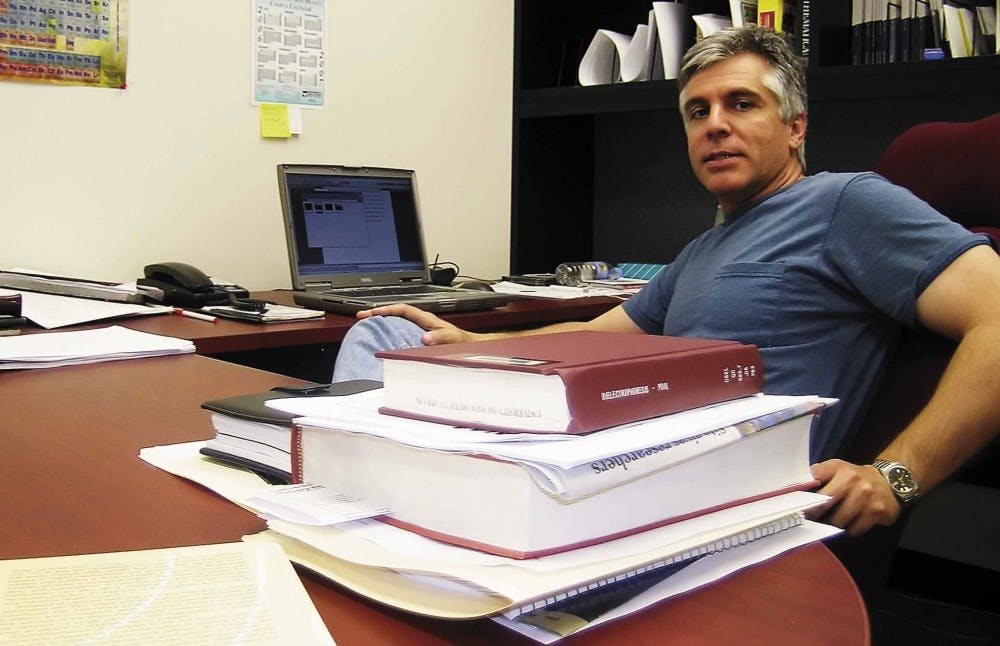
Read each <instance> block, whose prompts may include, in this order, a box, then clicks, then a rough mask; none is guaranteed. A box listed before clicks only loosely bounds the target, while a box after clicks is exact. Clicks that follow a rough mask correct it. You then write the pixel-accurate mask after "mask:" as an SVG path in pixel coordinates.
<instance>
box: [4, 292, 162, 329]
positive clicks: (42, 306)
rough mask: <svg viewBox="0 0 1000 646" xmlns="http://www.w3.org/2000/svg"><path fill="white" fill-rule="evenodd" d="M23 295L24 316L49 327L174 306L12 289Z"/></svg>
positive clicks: (22, 312)
mask: <svg viewBox="0 0 1000 646" xmlns="http://www.w3.org/2000/svg"><path fill="white" fill-rule="evenodd" d="M13 291H16V292H17V293H18V294H20V295H21V316H23V317H25V318H27V319H29V320H30V321H31V322H32V323H34V324H35V325H37V326H39V327H43V328H45V329H47V330H51V329H53V328H58V327H65V326H67V325H77V324H79V323H90V322H91V321H102V320H104V319H110V318H118V317H120V316H145V315H149V314H167V313H169V312H173V311H174V308H172V307H166V306H164V305H141V304H137V303H114V302H111V301H101V300H97V299H94V298H75V297H73V296H60V295H57V294H42V293H41V292H27V291H20V290H13Z"/></svg>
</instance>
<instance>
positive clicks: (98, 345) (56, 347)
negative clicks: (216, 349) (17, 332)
mask: <svg viewBox="0 0 1000 646" xmlns="http://www.w3.org/2000/svg"><path fill="white" fill-rule="evenodd" d="M194 350H195V348H194V343H192V342H191V341H188V340H186V339H176V338H174V337H169V336H162V335H159V334H149V333H146V332H139V331H138V330H130V329H129V328H125V327H121V326H118V325H112V326H110V327H105V328H98V329H96V330H81V331H73V332H52V333H49V334H29V335H23V336H14V337H3V338H0V370H19V369H23V368H52V367H56V366H71V365H77V364H82V363H97V362H100V361H117V360H121V359H136V358H139V357H157V356H163V355H171V354H185V353H189V352H194Z"/></svg>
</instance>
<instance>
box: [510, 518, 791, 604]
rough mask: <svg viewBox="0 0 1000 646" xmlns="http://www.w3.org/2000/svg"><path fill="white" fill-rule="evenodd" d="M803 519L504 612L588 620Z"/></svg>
mask: <svg viewBox="0 0 1000 646" xmlns="http://www.w3.org/2000/svg"><path fill="white" fill-rule="evenodd" d="M804 520H805V516H804V514H803V513H802V512H795V513H792V514H789V515H787V516H783V517H781V518H778V519H776V520H772V521H770V522H766V523H761V524H760V525H757V526H755V527H750V528H747V529H745V530H743V531H740V532H737V533H735V534H733V535H731V536H726V537H725V538H720V539H719V540H717V541H714V542H712V543H707V544H704V545H699V546H698V547H695V548H693V549H690V550H687V551H684V552H681V553H679V554H673V555H671V556H668V557H666V558H663V559H659V560H657V561H653V562H651V563H647V564H646V565H643V566H641V567H637V568H632V569H629V570H626V571H624V572H617V573H615V574H613V575H611V576H608V577H605V578H603V579H600V580H597V581H589V582H587V583H585V584H582V585H580V586H578V587H576V588H572V589H568V590H563V591H561V592H559V593H558V594H555V595H552V596H550V597H546V598H544V599H537V600H535V601H533V602H532V603H529V604H525V605H522V606H519V607H517V608H513V609H511V610H509V611H507V612H505V613H504V616H506V617H507V618H508V619H515V618H518V617H521V616H522V615H525V614H529V613H532V612H537V611H539V610H545V611H547V612H551V611H557V612H561V613H566V614H571V615H574V616H577V617H580V618H582V619H585V620H588V621H589V620H590V619H593V618H595V617H598V616H600V615H601V614H603V613H604V612H605V611H607V610H610V609H611V608H614V607H616V606H619V605H621V604H622V603H624V602H625V601H627V600H628V599H630V598H632V597H634V596H636V595H638V594H640V593H642V592H645V591H646V590H647V589H649V588H650V587H652V586H653V585H656V584H657V583H659V582H661V581H663V580H664V579H666V578H667V577H668V576H670V575H671V574H674V573H676V572H679V571H681V570H682V569H683V568H684V567H685V566H687V565H690V564H692V563H694V562H695V561H697V560H698V559H700V558H701V557H703V556H707V555H709V554H714V553H717V552H722V551H725V550H728V549H731V548H734V547H739V546H741V545H746V544H747V543H749V542H751V541H755V540H757V539H759V538H763V537H765V536H771V535H772V534H776V533H778V532H780V531H783V530H786V529H789V528H791V527H797V526H798V525H801V524H802V522H803V521H804ZM521 621H524V619H521Z"/></svg>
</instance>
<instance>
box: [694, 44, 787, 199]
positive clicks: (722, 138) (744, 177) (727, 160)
mask: <svg viewBox="0 0 1000 646" xmlns="http://www.w3.org/2000/svg"><path fill="white" fill-rule="evenodd" d="M769 70H770V66H769V65H768V63H767V62H766V61H765V60H764V59H763V58H761V57H760V56H758V55H756V54H751V53H743V54H737V55H736V56H732V57H730V58H727V59H725V60H723V61H720V62H718V63H715V64H713V65H711V66H709V67H707V68H705V69H703V70H702V71H700V72H698V73H697V74H695V75H694V76H693V77H691V79H690V81H688V84H687V85H686V86H685V87H684V90H683V92H681V101H680V103H681V112H682V115H683V118H684V129H685V131H686V133H687V140H688V158H689V159H690V160H691V167H692V168H693V169H694V174H695V175H696V176H697V177H698V180H699V181H700V182H701V183H702V184H703V185H704V186H705V188H707V189H708V190H709V191H711V192H712V193H713V194H714V195H715V196H716V198H717V199H718V200H719V204H720V205H721V206H722V209H723V211H725V212H727V213H728V212H729V211H732V210H733V209H735V208H736V207H738V206H740V205H741V204H744V203H745V202H747V201H750V200H753V199H755V198H758V197H763V196H764V195H768V194H770V193H772V192H774V191H776V190H778V189H780V188H783V187H785V186H788V185H790V184H792V183H794V182H796V181H798V180H799V179H801V177H802V167H801V166H800V165H799V162H798V159H797V158H796V156H795V150H796V148H798V146H799V145H800V144H801V143H802V139H803V137H804V136H805V130H806V118H805V115H804V114H802V115H798V116H796V117H795V118H793V119H792V121H791V122H790V123H787V124H786V123H782V121H781V117H780V115H779V104H778V97H777V96H775V94H774V93H773V92H772V91H771V90H769V89H768V88H767V87H766V86H765V85H764V75H765V74H766V73H767V72H768V71H769Z"/></svg>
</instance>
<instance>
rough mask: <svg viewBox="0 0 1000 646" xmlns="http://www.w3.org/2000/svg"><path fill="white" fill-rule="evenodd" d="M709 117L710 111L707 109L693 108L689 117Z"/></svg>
mask: <svg viewBox="0 0 1000 646" xmlns="http://www.w3.org/2000/svg"><path fill="white" fill-rule="evenodd" d="M706 115H708V110H707V109H706V108H691V112H690V113H689V115H688V116H690V117H691V118H692V119H703V118H705V116H706Z"/></svg>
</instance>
